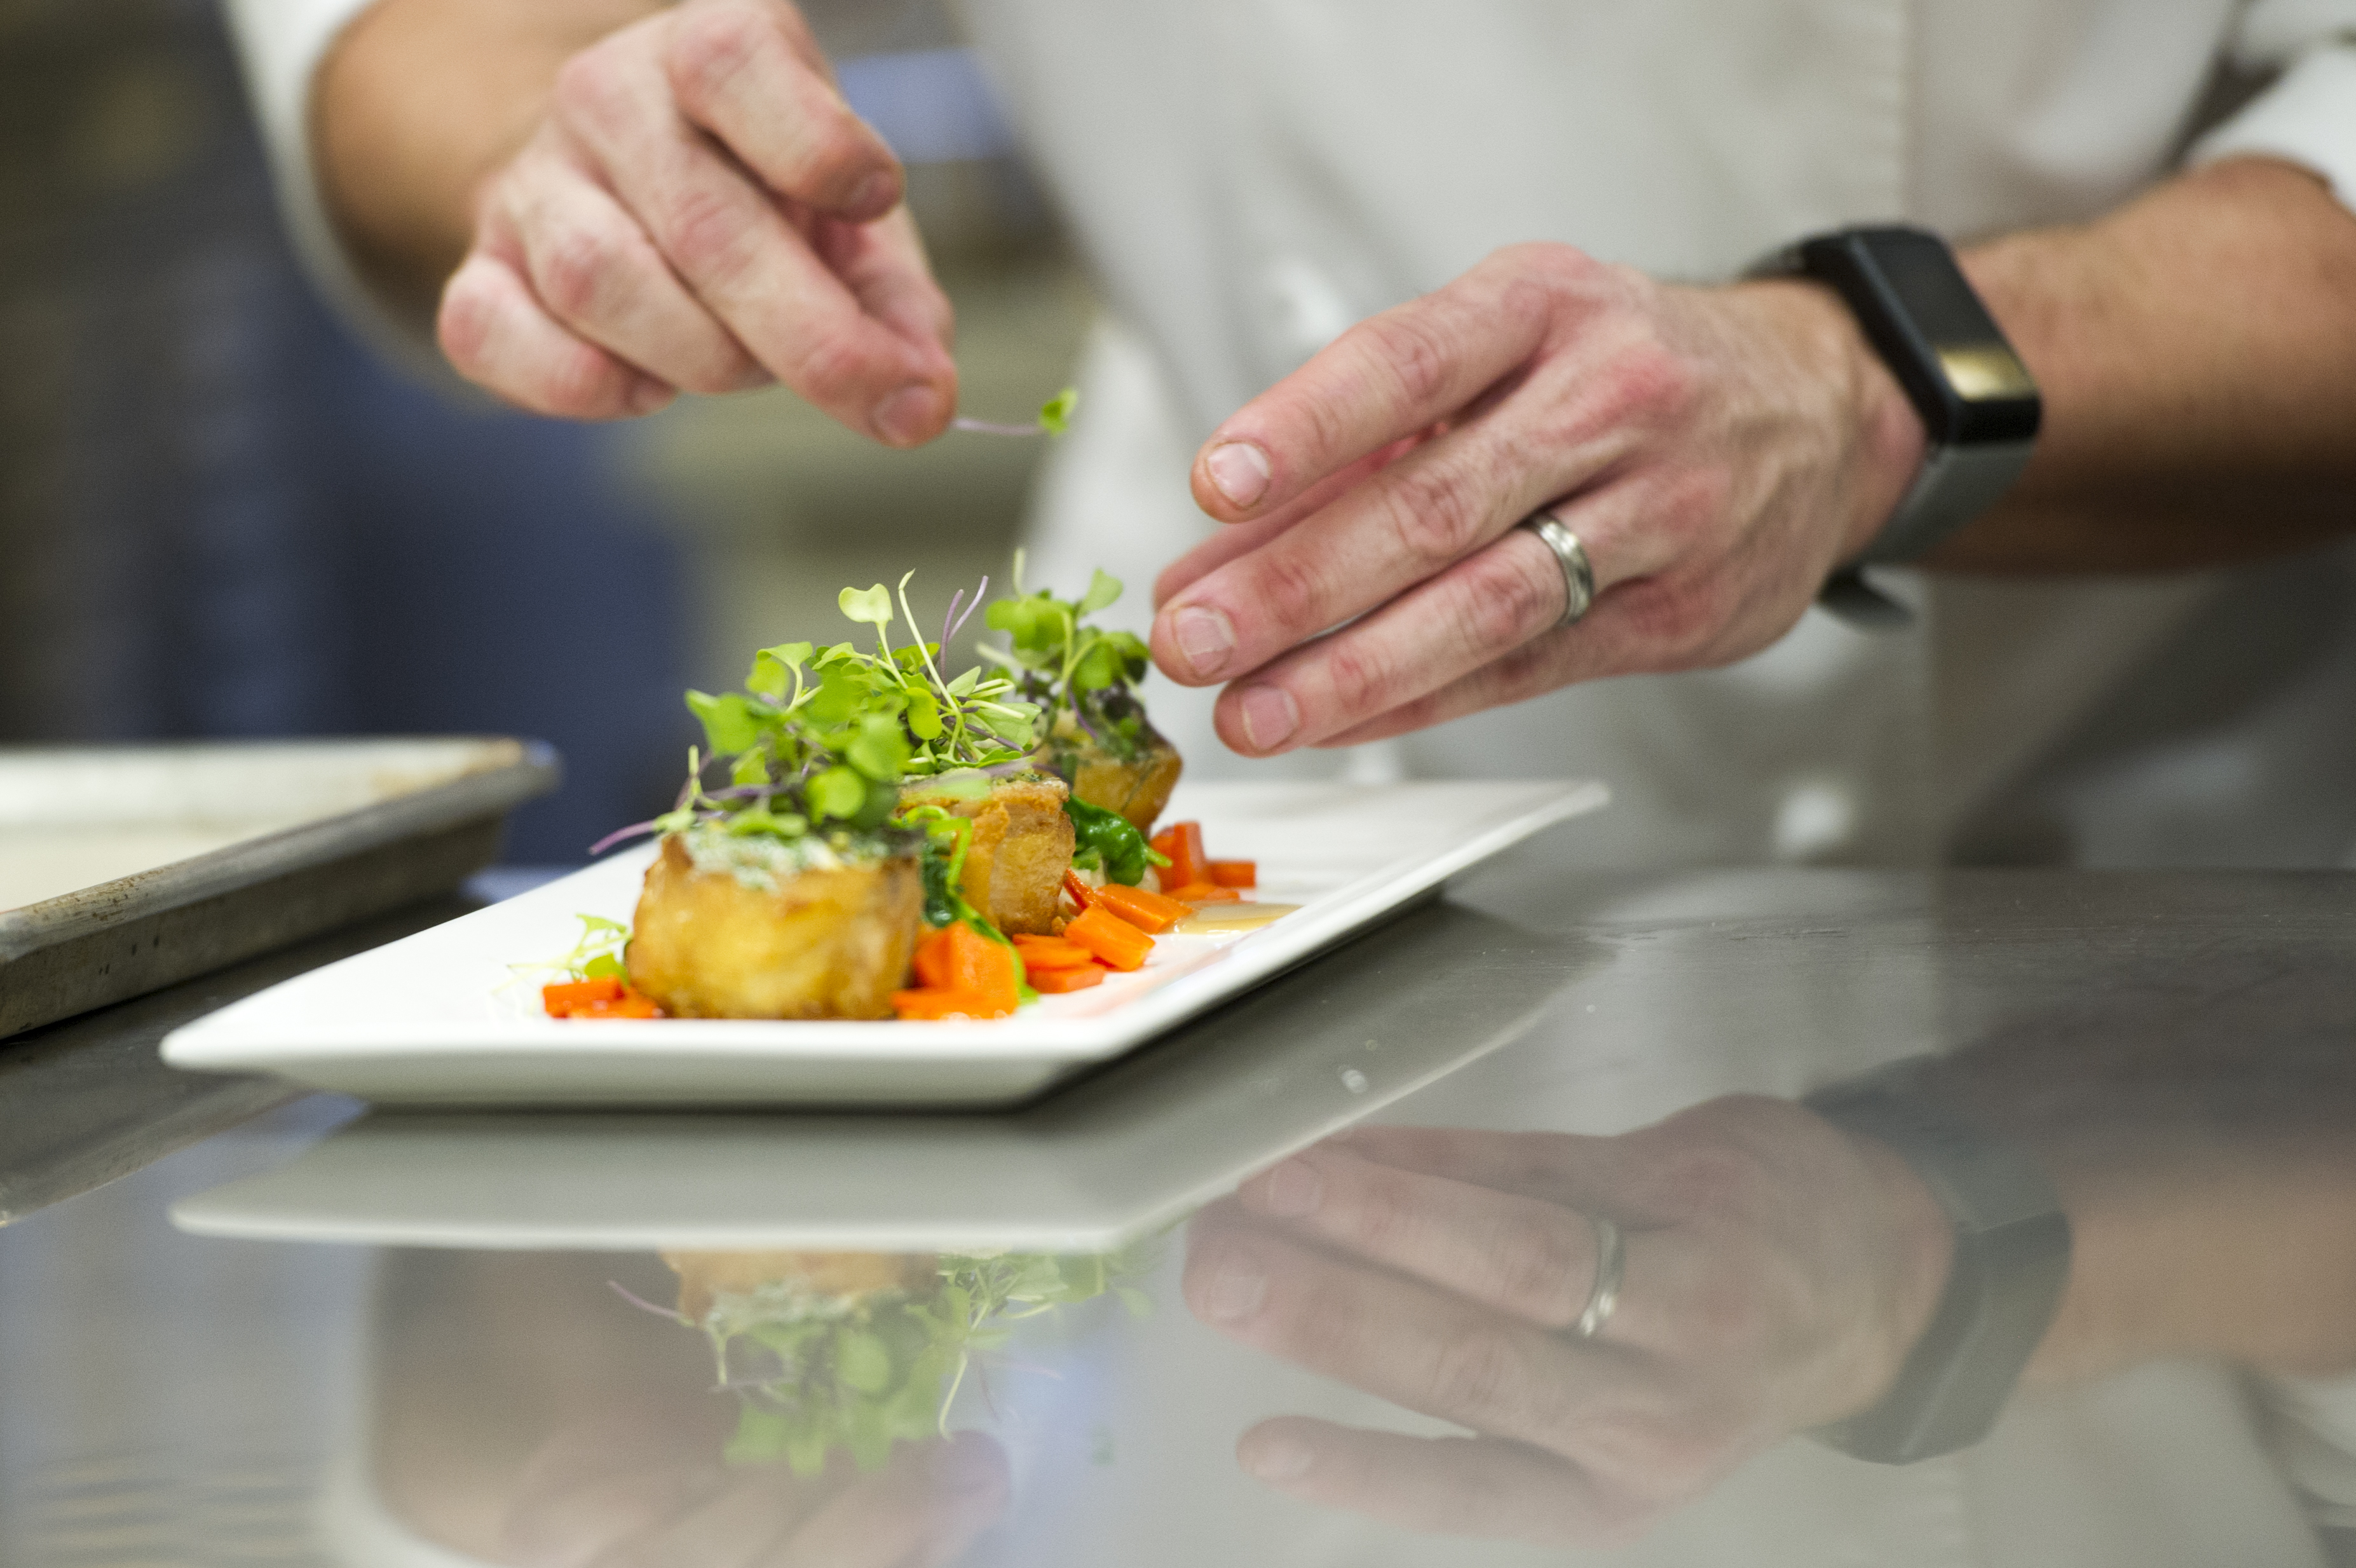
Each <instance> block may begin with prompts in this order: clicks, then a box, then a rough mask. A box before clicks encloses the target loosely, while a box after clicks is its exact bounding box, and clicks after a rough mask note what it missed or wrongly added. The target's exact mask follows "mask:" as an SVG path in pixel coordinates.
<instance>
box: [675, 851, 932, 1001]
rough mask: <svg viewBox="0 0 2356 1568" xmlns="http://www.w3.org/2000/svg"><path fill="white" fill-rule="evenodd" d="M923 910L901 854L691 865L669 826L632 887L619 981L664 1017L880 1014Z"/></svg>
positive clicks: (919, 885)
mask: <svg viewBox="0 0 2356 1568" xmlns="http://www.w3.org/2000/svg"><path fill="white" fill-rule="evenodd" d="M739 843H742V841H739ZM764 881H766V883H767V884H768V886H762V883H763V882H764ZM924 919H925V889H924V875H923V873H922V871H921V870H920V869H919V867H918V865H917V861H916V856H915V855H914V854H900V855H893V856H889V857H884V858H877V859H873V860H870V861H867V862H865V863H863V864H862V863H860V862H858V861H856V860H854V861H851V863H849V864H838V865H824V866H813V867H811V868H809V869H805V870H791V869H789V868H788V869H786V870H784V871H783V872H782V873H781V874H779V875H771V876H767V877H763V876H761V875H758V873H757V867H755V871H754V874H753V875H750V876H749V877H748V875H740V874H739V873H738V872H737V871H735V870H732V869H730V868H728V867H727V866H725V865H715V866H713V867H712V868H710V869H700V868H699V867H698V865H697V864H696V859H695V856H694V855H692V854H690V853H689V849H688V845H687V843H685V841H684V835H682V834H679V833H673V834H672V835H670V837H669V838H667V839H665V840H664V841H663V848H662V854H660V855H659V856H658V857H657V858H656V860H655V863H654V865H651V866H649V867H648V870H647V880H646V886H645V888H644V890H643V891H642V892H641V893H640V894H639V896H638V913H637V928H636V933H635V935H634V936H633V937H632V938H631V941H630V951H629V971H630V983H631V984H632V985H633V986H636V987H637V989H638V990H640V991H642V992H644V993H646V994H647V995H648V996H650V997H652V998H654V1000H655V1002H656V1004H658V1005H659V1006H660V1007H661V1008H662V1010H663V1011H664V1012H666V1013H668V1014H669V1015H671V1016H672V1017H674V1018H888V1017H890V1016H891V1015H892V993H893V992H894V991H895V990H897V989H898V988H899V987H900V986H902V985H903V984H905V983H906V981H907V975H908V962H909V960H910V959H911V958H912V957H913V956H914V954H915V952H916V940H917V938H918V937H920V936H921V935H923V932H924Z"/></svg>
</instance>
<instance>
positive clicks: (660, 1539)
mask: <svg viewBox="0 0 2356 1568" xmlns="http://www.w3.org/2000/svg"><path fill="white" fill-rule="evenodd" d="M681 1452H682V1450H681V1448H680V1447H679V1446H677V1445H674V1444H669V1443H659V1444H650V1443H649V1441H648V1432H647V1429H646V1427H645V1425H644V1424H643V1423H631V1422H626V1421H625V1420H623V1419H621V1418H608V1419H606V1420H604V1421H600V1422H595V1423H588V1424H584V1425H580V1426H574V1427H572V1428H568V1429H567V1430H565V1431H563V1432H562V1433H560V1434H558V1435H557V1436H556V1437H555V1438H554V1439H552V1441H551V1442H550V1443H549V1444H547V1445H546V1446H545V1447H543V1448H542V1449H541V1452H540V1453H539V1454H538V1455H535V1456H534V1458H533V1459H532V1461H531V1463H530V1465H528V1466H526V1467H525V1469H524V1472H523V1475H522V1476H521V1477H520V1478H519V1485H518V1488H517V1495H516V1498H515V1500H514V1503H513V1505H512V1507H511V1508H510V1509H509V1512H508V1517H507V1520H506V1524H505V1529H504V1530H503V1536H504V1539H505V1541H506V1542H507V1549H506V1551H505V1552H503V1553H502V1556H503V1558H504V1560H505V1561H507V1562H509V1563H514V1564H516V1565H517V1568H639V1565H641V1564H643V1565H644V1568H756V1565H757V1568H935V1565H937V1564H941V1563H950V1562H953V1561H955V1560H956V1559H957V1558H958V1556H960V1555H961V1554H963V1552H965V1550H966V1548H967V1547H969V1546H970V1545H971V1544H972V1542H973V1539H974V1537H975V1536H977V1535H979V1534H980V1533H981V1531H982V1530H986V1529H988V1528H989V1527H990V1526H991V1524H992V1523H993V1522H995V1521H996V1520H997V1519H998V1517H999V1515H1000V1514H1001V1513H1002V1512H1003V1511H1004V1510H1005V1508H1006V1500H1007V1486H1008V1479H1007V1470H1006V1458H1005V1455H1003V1454H1002V1453H1001V1452H1000V1450H999V1447H998V1445H997V1444H995V1443H992V1442H991V1440H990V1439H989V1438H987V1437H984V1436H982V1435H981V1434H979V1433H964V1434H959V1435H958V1436H957V1437H956V1438H954V1439H951V1440H949V1441H948V1442H934V1443H923V1444H901V1445H900V1446H899V1447H898V1448H897V1449H896V1450H895V1451H894V1453H893V1455H892V1459H891V1462H890V1463H889V1464H887V1465H886V1466H884V1467H883V1469H881V1470H878V1471H876V1472H875V1473H873V1475H865V1476H862V1475H859V1474H857V1473H855V1472H854V1471H853V1470H852V1469H851V1466H850V1464H849V1463H848V1462H847V1461H844V1460H842V1459H841V1456H840V1455H838V1456H837V1459H838V1462H837V1463H836V1464H834V1465H832V1466H829V1468H828V1470H827V1473H826V1474H825V1475H823V1476H817V1477H810V1478H809V1479H807V1480H804V1479H801V1478H798V1477H796V1476H795V1475H794V1474H793V1473H792V1472H791V1471H789V1470H787V1468H786V1467H785V1466H782V1465H764V1466H751V1467H747V1468H738V1469H731V1468H728V1467H726V1466H723V1465H721V1464H720V1463H718V1462H717V1461H716V1460H714V1461H712V1462H709V1463H704V1464H695V1463H691V1462H688V1461H686V1460H684V1459H683V1458H682V1457H680V1455H681Z"/></svg>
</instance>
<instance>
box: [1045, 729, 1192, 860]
mask: <svg viewBox="0 0 2356 1568" xmlns="http://www.w3.org/2000/svg"><path fill="white" fill-rule="evenodd" d="M1041 756H1043V757H1045V758H1047V759H1048V761H1049V763H1050V765H1051V766H1052V768H1053V769H1054V771H1055V772H1056V773H1058V774H1060V775H1062V776H1063V777H1064V778H1066V779H1070V780H1071V781H1072V794H1073V796H1074V797H1075V798H1076V799H1077V800H1082V801H1085V802H1086V803H1087V804H1088V805H1091V806H1098V807H1101V808H1103V809H1104V810H1105V811H1118V812H1119V813H1120V814H1121V815H1122V816H1124V817H1127V818H1128V819H1129V820H1130V823H1131V824H1132V825H1134V826H1135V827H1136V829H1137V831H1138V832H1141V833H1150V832H1152V831H1153V822H1154V819H1155V818H1157V817H1159V816H1161V815H1162V809H1163V808H1164V807H1166V806H1168V805H1169V804H1170V792H1171V791H1172V790H1173V789H1177V788H1178V774H1179V771H1180V769H1181V768H1183V766H1184V764H1183V761H1182V760H1181V759H1180V757H1179V756H1178V748H1177V747H1176V746H1173V745H1171V744H1170V743H1169V742H1168V741H1166V740H1164V739H1162V736H1160V735H1159V734H1157V733H1155V732H1154V730H1153V729H1152V728H1151V726H1146V727H1145V735H1144V738H1143V741H1142V751H1141V755H1140V756H1139V757H1136V758H1135V759H1134V760H1130V759H1124V758H1123V757H1119V756H1118V755H1116V754H1115V753H1114V752H1113V751H1111V750H1110V749H1109V748H1108V747H1107V746H1105V745H1104V744H1103V743H1102V742H1101V741H1098V739H1097V738H1096V737H1095V736H1091V735H1089V734H1088V733H1087V731H1086V730H1084V729H1082V728H1081V727H1080V726H1079V725H1078V723H1077V722H1076V720H1075V719H1074V718H1073V717H1072V715H1071V714H1069V713H1060V714H1056V715H1055V730H1054V732H1053V733H1052V735H1051V736H1049V738H1048V742H1047V745H1046V746H1044V747H1043V748H1042V751H1041Z"/></svg>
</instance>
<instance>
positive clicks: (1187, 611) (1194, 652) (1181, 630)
mask: <svg viewBox="0 0 2356 1568" xmlns="http://www.w3.org/2000/svg"><path fill="white" fill-rule="evenodd" d="M1170 636H1171V638H1172V639H1173V640H1174V641H1175V642H1176V643H1177V644H1178V651H1179V652H1181V653H1183V654H1184V655H1185V656H1186V662H1187V664H1188V665H1189V666H1190V667H1191V668H1192V669H1193V670H1194V678H1195V679H1196V680H1198V681H1208V680H1210V679H1212V678H1213V677H1215V675H1217V674H1218V672H1219V671H1222V670H1224V669H1226V664H1227V655H1228V654H1230V653H1233V652H1234V651H1235V650H1236V628H1235V626H1234V624H1233V623H1231V622H1230V621H1229V620H1228V619H1227V617H1226V611H1225V610H1215V609H1207V608H1205V607H1203V606H1201V605H1189V606H1187V607H1185V608H1184V609H1183V610H1180V611H1179V612H1178V613H1177V614H1175V615H1173V616H1172V617H1171V618H1170Z"/></svg>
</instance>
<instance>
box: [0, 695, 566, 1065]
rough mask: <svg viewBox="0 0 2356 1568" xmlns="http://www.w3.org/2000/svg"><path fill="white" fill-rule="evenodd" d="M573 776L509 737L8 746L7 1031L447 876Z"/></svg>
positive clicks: (261, 945) (4, 774) (283, 938)
mask: <svg viewBox="0 0 2356 1568" xmlns="http://www.w3.org/2000/svg"><path fill="white" fill-rule="evenodd" d="M557 778H558V768H557V761H556V757H555V754H554V753H553V752H552V750H550V749H549V748H548V747H547V746H543V745H541V744H540V743H539V742H536V741H524V740H515V739H510V738H507V737H489V736H436V737H424V738H402V739H384V740H334V741H260V742H244V743H192V744H187V745H173V746H36V747H0V1039H5V1038H6V1037H8V1036H11V1035H14V1034H17V1033H19V1032H21V1031H23V1030H26V1029H29V1028H33V1027H35V1026H37V1025H41V1024H47V1023H51V1022H53V1021H55V1020H57V1019H59V1018H66V1017H70V1016H72V1015H75V1014H77V1013H82V1012H86V1011H88V1010H89V1009H91V1008H92V1007H100V1006H104V1005H106V1004H109V1003H112V1002H120V1001H123V1000H124V999H126V998H128V997H133V996H139V995H143V994H145V993H148V992H150V991H155V990H157V989H159V988H161V987H163V986H166V985H170V984H174V983H177V982H179V981H183V980H187V979H189V978H191V977H192V976H195V975H198V974H203V973H206V972H209V971H212V970H215V969H219V968H220V967H221V966H223V965H225V964H230V963H235V962H238V961H241V960H243V959H248V958H252V957H253V956H255V955H257V954H259V953H263V952H267V951H270V950H272V949H274V948H279V947H284V946H285V945H286V944H288V943H290V942H294V941H299V940H302V939H304V938H305V937H308V936H312V935H315V934H316V933H318V932H321V931H326V930H330V929H334V928H336V927H337V926H342V925H347V924H349V923H350V922H352V921H354V920H360V919H365V918H368V917H369V916H371V915H377V914H380V913H382V912H384V911H386V910H388V909H392V908H398V907H400V906H401V905H402V904H407V903H411V902H413V901H415V900H417V899H420V898H425V897H432V896H433V895H434V894H436V893H441V892H445V891H447V890H448V889H450V888H452V887H455V886H457V885H458V884H459V883H460V882H462V881H464V880H465V879H466V877H467V876H468V875H471V874H472V873H474V872H475V871H477V870H479V869H481V868H482V867H483V866H485V865H489V864H490V862H491V861H492V860H493V859H495V858H496V857H497V855H498V845H499V835H500V832H501V830H502V828H503V827H504V826H505V823H506V818H507V814H508V812H509V811H512V810H514V809H515V807H517V806H518V805H520V804H521V803H522V802H524V801H526V800H530V799H532V798H533V797H535V796H538V795H544V794H546V793H548V792H549V791H550V790H552V789H554V788H555V787H556V782H557Z"/></svg>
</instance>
